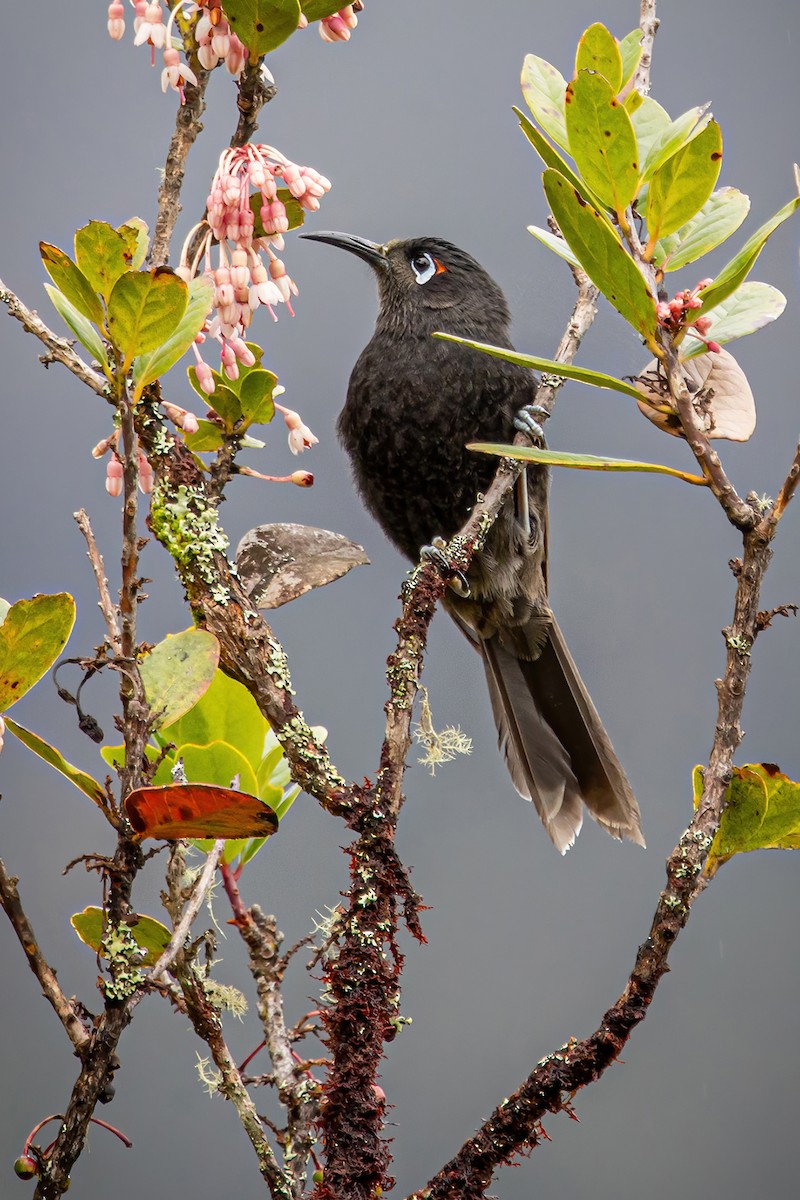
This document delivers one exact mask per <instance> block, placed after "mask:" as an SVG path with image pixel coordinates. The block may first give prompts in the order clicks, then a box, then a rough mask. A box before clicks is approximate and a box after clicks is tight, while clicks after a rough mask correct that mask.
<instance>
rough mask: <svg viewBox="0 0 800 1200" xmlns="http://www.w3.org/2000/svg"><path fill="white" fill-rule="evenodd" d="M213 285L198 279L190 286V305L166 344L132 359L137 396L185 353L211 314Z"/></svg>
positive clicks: (199, 276) (203, 279)
mask: <svg viewBox="0 0 800 1200" xmlns="http://www.w3.org/2000/svg"><path fill="white" fill-rule="evenodd" d="M213 298H214V285H213V283H212V282H211V280H210V279H209V278H207V276H205V275H198V276H197V277H196V278H194V279H192V280H191V282H190V283H189V302H188V304H187V305H186V311H185V313H184V314H183V317H182V318H181V320H180V321H179V322H178V324H177V326H176V327H175V329H174V331H173V332H172V333H171V334H170V336H169V337H168V338H167V340H166V341H165V342H162V344H161V345H160V346H157V347H156V349H155V350H153V351H152V352H151V353H150V354H144V355H141V356H139V357H138V358H136V359H134V363H133V378H134V380H135V381H136V387H137V390H138V391H139V392H141V389H142V388H143V387H145V385H146V384H148V383H152V381H153V380H154V379H158V378H159V377H160V376H161V375H163V374H164V372H165V371H168V370H169V369H170V367H172V366H174V365H175V363H176V362H177V361H178V359H179V358H181V357H182V355H184V354H185V353H186V351H187V350H188V349H189V347H190V346H191V344H192V342H193V341H194V339H195V338H196V337H197V335H198V333H199V332H200V330H201V329H202V328H203V325H204V323H205V319H206V317H207V316H208V314H209V312H210V311H211V302H212V300H213Z"/></svg>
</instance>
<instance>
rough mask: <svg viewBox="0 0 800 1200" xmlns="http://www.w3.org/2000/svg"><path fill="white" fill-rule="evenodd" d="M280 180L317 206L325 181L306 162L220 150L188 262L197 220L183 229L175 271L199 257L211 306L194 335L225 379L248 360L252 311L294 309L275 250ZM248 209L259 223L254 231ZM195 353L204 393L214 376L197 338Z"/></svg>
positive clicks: (281, 210) (269, 151)
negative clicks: (209, 349) (215, 345)
mask: <svg viewBox="0 0 800 1200" xmlns="http://www.w3.org/2000/svg"><path fill="white" fill-rule="evenodd" d="M279 179H280V180H282V181H283V184H284V185H285V188H286V189H287V190H288V192H289V194H290V195H291V196H292V197H293V198H294V199H295V200H297V202H298V203H299V204H300V205H301V206H302V207H303V208H304V209H306V210H307V211H309V212H315V211H316V210H317V209H318V208H319V203H320V198H321V197H322V196H324V195H325V193H326V192H327V191H328V190H329V189H330V186H331V185H330V181H329V180H328V179H326V178H325V177H324V176H323V175H320V174H319V172H318V171H315V170H314V169H313V167H304V166H299V165H298V164H297V163H294V162H292V161H291V160H290V159H288V158H286V156H285V155H284V154H281V152H280V151H279V150H276V149H275V148H274V147H273V146H265V145H248V146H242V147H240V148H238V149H235V150H225V151H224V152H223V153H222V156H221V157H220V161H219V166H218V168H217V171H216V173H215V175H214V179H213V181H212V183H211V190H210V192H209V195H208V201H207V216H206V221H205V222H204V225H205V232H204V233H203V234H202V236H201V238H200V242H199V247H198V248H197V249H196V251H195V254H194V259H193V261H192V262H190V261H189V257H188V253H189V246H190V245H195V246H196V245H197V236H196V235H197V231H198V229H201V230H202V229H203V225H201V226H199V227H196V229H194V230H192V232H191V233H190V234H189V237H188V238H187V240H186V243H185V245H184V248H183V254H182V256H181V262H180V266H179V267H178V269H177V270H178V274H179V275H180V276H181V277H182V278H183V279H185V280H186V281H187V282H188V281H189V280H190V279H192V278H193V277H194V276H195V275H196V274H197V272H198V269H199V267H200V263H201V261H202V260H204V270H205V273H206V274H207V275H209V276H210V277H211V279H212V281H213V283H214V300H213V306H214V310H215V311H214V313H213V316H212V318H211V320H210V321H209V322H208V323H207V325H206V328H205V330H204V332H203V333H202V334H201V335H200V339H201V340H205V337H206V336H209V337H212V338H215V339H216V340H217V341H219V342H220V345H221V354H220V359H221V368H220V369H221V371H222V372H223V373H224V374H226V375H227V376H228V378H229V379H236V378H237V377H238V374H239V368H238V365H237V364H238V363H239V362H241V363H244V364H246V365H247V366H252V363H253V357H252V354H251V353H250V351H249V350H248V348H247V346H246V344H245V340H244V339H245V333H246V331H247V329H248V328H249V326H250V322H251V321H252V318H253V313H254V312H255V310H256V309H257V308H258V307H259V306H261V305H263V306H265V307H266V308H267V309H268V310H269V313H270V315H271V316H272V318H273V320H277V319H278V318H277V315H276V313H275V308H276V306H277V305H278V304H285V305H286V307H287V308H288V310H289V312H290V313H293V310H292V296H296V295H297V294H298V292H297V285H296V284H295V282H294V280H293V279H291V278H290V276H289V275H288V274H287V273H286V267H285V266H284V264H283V262H282V261H281V259H280V258H278V255H277V254H276V253H275V251H276V249H277V250H282V249H283V244H284V243H283V236H282V235H283V234H284V233H285V232H287V230H288V228H289V219H288V216H287V213H286V206H285V204H284V203H283V201H282V200H281V199H280V198H279V196H278V182H277V181H278V180H279ZM254 207H255V210H256V211H258V214H259V220H260V223H261V228H262V229H263V233H262V232H261V229H260V230H259V235H258V236H256V229H255V226H256V217H255V211H254ZM214 242H216V243H218V253H217V265H216V267H215V266H214V265H213V261H212V246H213V243H214ZM265 259H266V261H265ZM195 356H196V358H197V378H198V381H199V383H200V386H201V387H202V388H203V390H204V391H205V392H207V393H208V394H209V395H210V394H211V393H212V392H213V390H214V381H213V378H212V375H211V369H210V367H208V365H207V364H206V363H205V362H204V361H203V359H202V358H201V356H200V352H199V350H198V349H197V343H195Z"/></svg>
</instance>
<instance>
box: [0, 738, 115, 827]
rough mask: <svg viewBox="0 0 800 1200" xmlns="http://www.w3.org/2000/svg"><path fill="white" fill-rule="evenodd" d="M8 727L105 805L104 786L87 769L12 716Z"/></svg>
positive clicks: (85, 793)
mask: <svg viewBox="0 0 800 1200" xmlns="http://www.w3.org/2000/svg"><path fill="white" fill-rule="evenodd" d="M5 723H6V728H7V729H9V730H10V731H11V733H13V734H14V737H16V738H19V740H20V741H21V742H22V744H23V746H27V747H28V749H29V750H32V751H33V753H34V754H38V756H39V758H42V759H44V761H45V762H46V763H49V764H50V766H51V767H55V769H56V770H57V771H60V772H61V774H62V775H63V776H64V777H65V778H66V779H68V780H69V781H70V783H74V784H75V787H76V788H80V790H81V791H82V792H83V793H84V795H86V796H88V797H89V799H90V800H93V801H94V803H95V804H98V805H100V806H101V807H103V806H104V805H105V803H106V800H107V797H106V793H105V790H104V788H103V787H101V785H100V784H99V783H98V782H97V780H96V779H92V776H91V775H87V774H86V772H85V771H81V770H80V768H79V767H75V766H73V765H72V763H71V762H67V760H66V759H65V758H64V756H63V754H62V753H61V751H60V750H57V749H56V747H55V746H51V745H50V743H49V742H46V741H45V740H44V738H40V737H39V735H38V733H32V732H31V730H30V729H25V727H24V726H22V725H18V724H17V722H16V721H12V719H11V717H9V716H6V717H5Z"/></svg>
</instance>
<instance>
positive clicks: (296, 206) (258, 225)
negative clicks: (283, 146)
mask: <svg viewBox="0 0 800 1200" xmlns="http://www.w3.org/2000/svg"><path fill="white" fill-rule="evenodd" d="M339 7H340V8H341V5H340V6H339ZM337 11H338V10H337ZM278 199H279V200H280V202H281V204H282V205H283V207H284V208H285V209H286V219H287V221H288V222H289V229H290V230H292V229H300V227H301V226H302V225H305V221H306V213H305V209H304V208H303V206H302V204H301V203H300V201H299V200H295V198H294V196H293V195H292V193H291V192H290V191H289V189H288V188H285V187H280V188H278ZM262 204H263V199H262V196H261V193H260V192H254V193H253V195H252V196H251V197H250V209H251V211H252V213H253V217H254V219H255V223H254V225H253V237H256V238H259V237H269V234H268V233H267V231H266V229H265V228H264V223H263V221H262V220H261V205H262Z"/></svg>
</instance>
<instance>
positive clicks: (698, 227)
mask: <svg viewBox="0 0 800 1200" xmlns="http://www.w3.org/2000/svg"><path fill="white" fill-rule="evenodd" d="M749 210H750V197H749V196H745V194H744V192H740V191H739V189H738V188H733V187H725V188H720V189H719V191H717V192H714V193H712V195H711V196H710V197H709V199H708V200H707V201H706V203H705V204H704V205H703V207H702V208H701V209H700V212H699V213H697V215H696V216H694V217H692V219H691V220H690V221H687V222H686V224H685V225H682V226H681V228H680V229H676V230H675V232H674V233H672V234H670V235H669V237H665V238H661V239H660V241H659V242H658V244H657V245H656V248H655V251H654V254H653V262H654V263H655V264H656V266H658V267H660V268H661V270H662V271H677V270H678V269H679V268H680V267H685V266H687V265H688V264H689V263H691V262H694V261H695V260H696V259H698V258H701V257H702V255H704V254H707V253H708V252H709V250H713V249H714V247H715V246H719V245H720V243H722V242H724V241H725V240H726V239H727V238H729V237H730V236H731V234H732V233H735V232H736V230H737V229H738V228H739V226H740V225H741V223H742V221H743V220H744V219H745V217H746V216H747V214H748V212H749Z"/></svg>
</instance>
